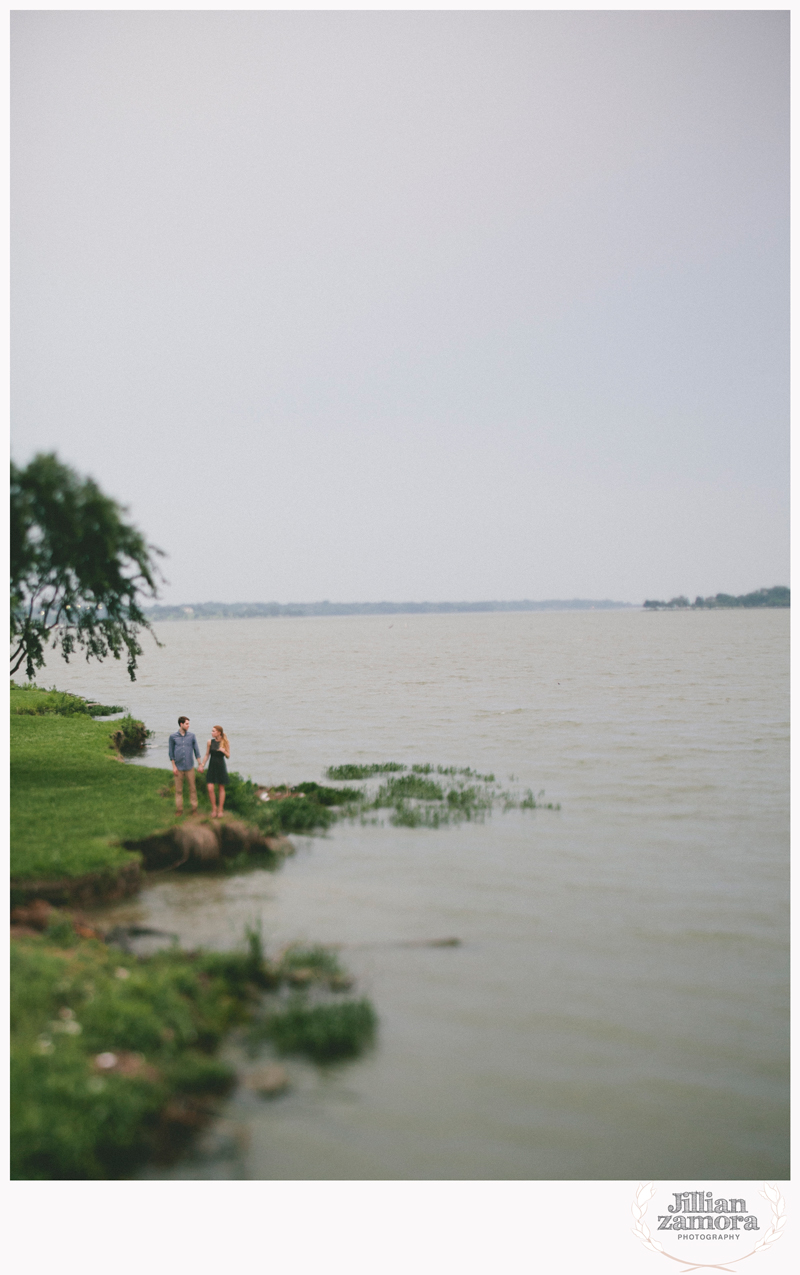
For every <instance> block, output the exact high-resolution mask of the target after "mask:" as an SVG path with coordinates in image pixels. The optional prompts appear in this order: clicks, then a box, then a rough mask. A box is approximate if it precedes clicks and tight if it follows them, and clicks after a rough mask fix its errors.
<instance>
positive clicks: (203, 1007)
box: [11, 918, 249, 1179]
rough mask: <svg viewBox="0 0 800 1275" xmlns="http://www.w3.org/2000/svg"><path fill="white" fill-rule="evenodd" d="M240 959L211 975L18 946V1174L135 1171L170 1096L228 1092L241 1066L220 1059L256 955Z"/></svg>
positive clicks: (175, 958)
mask: <svg viewBox="0 0 800 1275" xmlns="http://www.w3.org/2000/svg"><path fill="white" fill-rule="evenodd" d="M62 921H63V918H62ZM237 955H238V966H237V965H236V964H235V963H234V962H233V961H231V962H230V964H229V966H228V968H227V969H226V970H224V971H223V970H219V969H217V970H214V972H213V973H209V972H208V971H207V970H206V968H204V965H203V962H202V960H199V959H197V957H195V956H193V955H192V954H185V953H181V952H178V951H172V952H162V953H159V954H158V955H156V956H153V957H150V958H148V959H146V960H145V959H137V958H134V957H131V956H122V955H121V954H120V953H119V952H117V951H115V950H113V949H110V948H107V947H105V945H104V944H102V943H99V942H96V941H94V940H89V941H86V940H75V941H74V943H73V946H72V947H71V948H70V950H64V949H62V948H58V947H55V946H53V944H52V943H51V941H50V939H49V938H48V937H44V938H41V939H25V940H20V941H16V942H14V943H13V944H12V981H11V988H12V993H11V1019H12V1024H11V1033H12V1034H11V1041H12V1067H11V1072H12V1116H11V1122H12V1176H13V1177H15V1178H59V1179H65V1178H67V1179H72V1178H74V1179H85V1178H110V1177H119V1176H122V1175H126V1174H129V1173H130V1172H132V1171H133V1169H135V1167H136V1166H137V1165H138V1164H139V1163H141V1162H142V1161H143V1160H144V1159H145V1158H146V1157H147V1156H148V1155H149V1154H150V1152H151V1151H152V1147H153V1135H154V1131H155V1128H156V1123H157V1120H158V1117H159V1113H160V1112H161V1111H162V1109H163V1108H164V1106H165V1104H166V1103H167V1102H168V1101H169V1100H170V1099H173V1098H174V1097H175V1096H176V1095H180V1094H196V1093H198V1092H202V1093H221V1092H224V1091H225V1090H226V1089H228V1088H229V1087H230V1085H231V1083H232V1081H233V1073H232V1071H231V1069H230V1068H229V1067H228V1066H227V1065H226V1064H224V1063H221V1062H219V1061H218V1060H216V1059H214V1058H212V1057H210V1056H209V1055H210V1052H211V1051H213V1050H214V1049H215V1048H216V1047H217V1045H218V1044H219V1042H220V1040H221V1039H222V1037H223V1035H224V1034H225V1032H226V1031H227V1030H228V1029H229V1028H230V1027H231V1025H233V1024H234V1023H235V1022H238V1021H240V1020H242V1019H243V1018H244V1017H245V1016H246V1014H247V1012H248V1004H249V1002H248V1000H247V997H246V995H245V993H244V990H243V989H244V987H245V984H244V983H243V981H242V978H241V975H242V973H243V972H244V971H247V969H248V964H247V963H248V960H249V956H248V955H245V954H243V953H239V954H237ZM112 1054H113V1055H114V1056H115V1058H116V1060H117V1062H116V1064H115V1065H114V1066H112V1067H110V1068H108V1069H103V1068H101V1067H100V1066H99V1065H98V1062H97V1059H98V1057H99V1058H100V1060H101V1062H102V1061H109V1058H108V1056H109V1055H112Z"/></svg>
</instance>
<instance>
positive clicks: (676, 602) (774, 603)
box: [644, 584, 789, 611]
mask: <svg viewBox="0 0 800 1275" xmlns="http://www.w3.org/2000/svg"><path fill="white" fill-rule="evenodd" d="M644 605H645V607H646V608H647V609H648V610H650V611H677V610H685V609H686V608H687V607H688V608H689V610H690V611H701V610H702V611H707V610H716V609H719V608H720V607H788V606H789V590H788V589H787V588H786V587H785V586H784V585H782V584H776V585H775V586H774V588H772V589H756V591H755V593H740V594H738V595H737V596H735V597H734V595H733V594H731V593H715V594H714V597H713V598H701V597H697V598H695V600H694V602H690V601H689V599H688V598H684V597H680V598H671V599H670V601H669V602H654V601H651V600H648V601H647V602H645V604H644Z"/></svg>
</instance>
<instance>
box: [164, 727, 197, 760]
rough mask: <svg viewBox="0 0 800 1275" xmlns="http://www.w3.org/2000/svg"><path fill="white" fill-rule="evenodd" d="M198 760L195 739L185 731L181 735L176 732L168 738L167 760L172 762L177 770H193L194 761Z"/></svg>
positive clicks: (188, 731) (190, 733) (189, 732)
mask: <svg viewBox="0 0 800 1275" xmlns="http://www.w3.org/2000/svg"><path fill="white" fill-rule="evenodd" d="M195 757H196V758H197V760H198V761H199V760H200V749H199V748H198V747H197V737H196V736H195V735H193V734H192V732H191V731H190V730H187V732H186V734H185V735H182V734H181V732H180V731H179V730H176V731H175V732H174V733H173V734H172V735H170V737H169V759H170V761H174V762H175V765H176V766H177V767H178V770H192V769H194V759H195Z"/></svg>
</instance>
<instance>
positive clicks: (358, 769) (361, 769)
mask: <svg viewBox="0 0 800 1275" xmlns="http://www.w3.org/2000/svg"><path fill="white" fill-rule="evenodd" d="M405 769H406V767H405V766H402V765H401V764H400V763H399V762H396V761H383V762H373V763H372V764H371V765H369V766H359V765H352V764H349V763H348V764H346V765H344V766H329V767H328V769H327V770H326V771H325V774H326V776H327V778H328V779H371V778H372V776H373V775H388V774H392V773H393V772H395V771H400V770H405Z"/></svg>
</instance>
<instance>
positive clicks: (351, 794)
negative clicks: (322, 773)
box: [290, 781, 364, 806]
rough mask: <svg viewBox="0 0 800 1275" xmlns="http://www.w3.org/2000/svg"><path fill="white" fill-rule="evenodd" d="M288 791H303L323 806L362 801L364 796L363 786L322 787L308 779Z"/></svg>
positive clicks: (343, 804)
mask: <svg viewBox="0 0 800 1275" xmlns="http://www.w3.org/2000/svg"><path fill="white" fill-rule="evenodd" d="M290 791H291V792H293V793H297V792H302V793H305V794H306V796H310V797H313V799H314V801H318V802H319V803H320V805H323V806H345V805H347V804H348V803H349V802H352V801H362V800H363V798H364V789H363V788H323V787H322V785H321V784H315V783H312V782H310V781H309V782H307V783H304V784H297V785H296V786H295V787H294V788H292V789H291V790H290Z"/></svg>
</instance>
